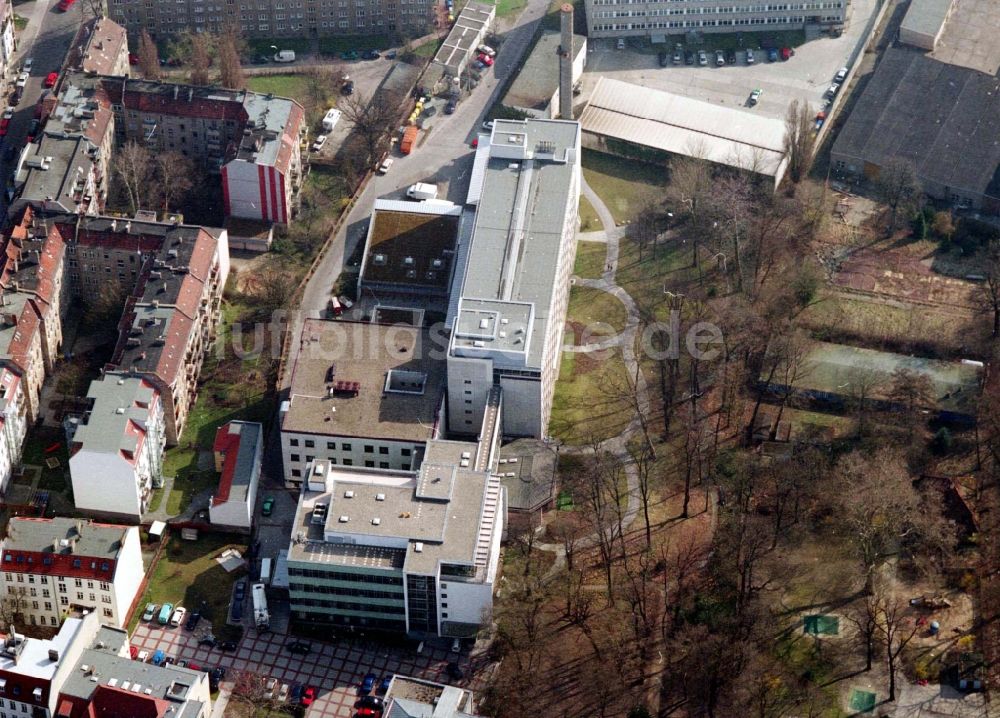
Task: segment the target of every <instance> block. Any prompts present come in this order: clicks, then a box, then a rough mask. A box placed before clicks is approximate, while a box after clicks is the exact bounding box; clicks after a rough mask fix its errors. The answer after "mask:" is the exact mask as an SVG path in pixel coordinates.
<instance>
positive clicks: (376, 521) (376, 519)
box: [372, 516, 382, 526]
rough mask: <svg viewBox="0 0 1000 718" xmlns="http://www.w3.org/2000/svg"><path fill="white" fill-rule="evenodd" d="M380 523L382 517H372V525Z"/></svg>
mask: <svg viewBox="0 0 1000 718" xmlns="http://www.w3.org/2000/svg"><path fill="white" fill-rule="evenodd" d="M380 523H382V519H380V518H379V517H378V516H376V517H375V518H373V519H372V526H378V525H379V524H380Z"/></svg>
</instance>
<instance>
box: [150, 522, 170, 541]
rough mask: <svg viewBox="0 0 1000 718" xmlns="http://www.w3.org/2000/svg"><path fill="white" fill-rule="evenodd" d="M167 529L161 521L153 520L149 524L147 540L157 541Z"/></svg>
mask: <svg viewBox="0 0 1000 718" xmlns="http://www.w3.org/2000/svg"><path fill="white" fill-rule="evenodd" d="M166 530H167V524H166V523H164V522H163V521H154V522H153V523H152V524H150V526H149V540H150V541H159V540H160V539H162V538H163V532H164V531H166Z"/></svg>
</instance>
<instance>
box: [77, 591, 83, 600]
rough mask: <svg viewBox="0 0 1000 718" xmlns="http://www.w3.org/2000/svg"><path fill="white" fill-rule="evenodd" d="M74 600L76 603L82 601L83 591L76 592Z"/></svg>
mask: <svg viewBox="0 0 1000 718" xmlns="http://www.w3.org/2000/svg"><path fill="white" fill-rule="evenodd" d="M76 600H77V601H82V600H83V591H77V592H76Z"/></svg>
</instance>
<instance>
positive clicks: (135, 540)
mask: <svg viewBox="0 0 1000 718" xmlns="http://www.w3.org/2000/svg"><path fill="white" fill-rule="evenodd" d="M145 575H146V571H145V569H143V566H142V547H141V546H140V545H139V529H138V528H137V527H135V526H131V527H129V529H128V531H126V532H125V540H124V541H123V542H122V548H121V551H119V552H118V561H117V562H116V563H115V577H114V582H113V583H112V585H111V592H112V596H111V600H112V601H113V604H112V605H113V610H114V612H115V615H114V617H113V618H112V620H110V621H109V620H107V619H106V618H103V617H102V621H101V622H102V623H110V624H112V625H114V626H117V627H118V628H124V627H125V621H126V619H128V610H129V608H130V607H131V606H132V602H133V601H135V597H136V594H137V593H138V592H139V588H140V587H141V586H142V579H143V577H144V576H145ZM102 607H103V606H102Z"/></svg>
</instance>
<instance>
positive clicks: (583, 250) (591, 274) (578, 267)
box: [573, 242, 608, 279]
mask: <svg viewBox="0 0 1000 718" xmlns="http://www.w3.org/2000/svg"><path fill="white" fill-rule="evenodd" d="M607 258H608V245H606V244H605V243H604V242H577V243H576V264H575V265H573V274H575V275H576V276H578V277H583V278H584V279H597V278H598V277H600V276H601V272H603V271H604V268H605V267H606V266H607Z"/></svg>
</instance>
